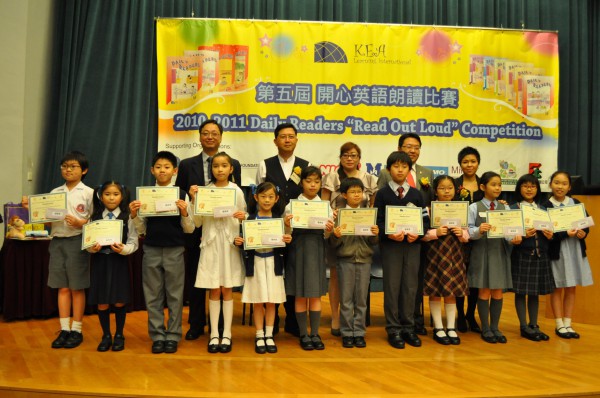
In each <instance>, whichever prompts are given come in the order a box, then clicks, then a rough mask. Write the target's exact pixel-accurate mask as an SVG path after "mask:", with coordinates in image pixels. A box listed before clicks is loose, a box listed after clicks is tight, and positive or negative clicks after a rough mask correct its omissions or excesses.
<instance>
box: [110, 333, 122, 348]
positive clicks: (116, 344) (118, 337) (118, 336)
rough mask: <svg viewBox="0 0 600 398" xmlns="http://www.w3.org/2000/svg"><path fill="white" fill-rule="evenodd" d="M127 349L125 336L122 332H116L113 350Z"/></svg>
mask: <svg viewBox="0 0 600 398" xmlns="http://www.w3.org/2000/svg"><path fill="white" fill-rule="evenodd" d="M124 349H125V336H123V335H122V334H120V333H119V334H115V339H114V341H113V346H112V350H113V351H123V350H124Z"/></svg>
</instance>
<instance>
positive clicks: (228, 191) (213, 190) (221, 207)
mask: <svg viewBox="0 0 600 398" xmlns="http://www.w3.org/2000/svg"><path fill="white" fill-rule="evenodd" d="M236 193H237V191H236V189H235V188H217V187H198V192H196V200H195V201H194V214H196V215H199V216H217V217H219V216H227V215H229V216H231V215H233V212H235V208H236V207H235V205H236V198H235V196H236ZM226 209H228V210H230V211H229V212H226V211H225V210H226ZM232 209H233V212H231V210H232ZM229 213H231V214H229Z"/></svg>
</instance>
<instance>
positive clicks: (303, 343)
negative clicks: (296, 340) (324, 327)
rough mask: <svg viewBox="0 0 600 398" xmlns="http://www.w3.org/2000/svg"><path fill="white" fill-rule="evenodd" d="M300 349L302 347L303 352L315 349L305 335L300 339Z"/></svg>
mask: <svg viewBox="0 0 600 398" xmlns="http://www.w3.org/2000/svg"><path fill="white" fill-rule="evenodd" d="M300 347H302V349H303V350H304V351H312V350H314V349H315V346H314V345H313V342H312V340H311V339H310V337H308V336H307V335H304V336H302V337H300Z"/></svg>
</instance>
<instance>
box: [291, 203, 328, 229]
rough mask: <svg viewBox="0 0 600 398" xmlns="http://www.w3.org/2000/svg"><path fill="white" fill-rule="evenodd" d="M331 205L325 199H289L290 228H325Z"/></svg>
mask: <svg viewBox="0 0 600 398" xmlns="http://www.w3.org/2000/svg"><path fill="white" fill-rule="evenodd" d="M330 209H331V206H330V205H329V201H327V200H298V199H292V200H290V213H292V215H293V216H294V217H293V218H292V228H311V229H325V225H326V224H327V220H329V217H330V213H329V210H330Z"/></svg>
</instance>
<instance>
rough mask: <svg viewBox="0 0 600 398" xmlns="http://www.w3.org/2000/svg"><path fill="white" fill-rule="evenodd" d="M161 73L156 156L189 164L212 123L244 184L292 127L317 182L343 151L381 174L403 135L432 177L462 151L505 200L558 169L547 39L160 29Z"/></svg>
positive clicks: (242, 23)
mask: <svg viewBox="0 0 600 398" xmlns="http://www.w3.org/2000/svg"><path fill="white" fill-rule="evenodd" d="M157 65H158V68H157V71H158V77H157V78H158V108H159V140H158V142H159V149H160V150H169V151H172V152H173V153H175V154H176V155H177V156H178V157H180V158H186V157H190V156H194V155H197V154H198V153H199V152H200V151H201V146H200V141H199V135H198V126H199V125H200V124H201V123H202V122H203V121H204V120H206V119H208V118H210V119H216V120H218V121H219V122H220V123H221V124H222V125H223V127H224V130H225V134H224V136H223V142H222V148H221V149H222V150H224V151H226V152H227V153H229V154H230V155H231V156H233V157H234V158H236V159H238V160H239V161H240V162H241V163H242V180H243V181H242V182H243V184H244V185H247V184H249V183H252V182H254V178H255V175H256V169H257V167H258V163H259V162H260V160H262V159H265V158H267V157H271V156H273V155H274V154H275V153H276V147H275V146H274V144H273V138H274V136H273V130H274V129H275V127H276V126H277V125H278V124H280V123H283V122H291V123H293V124H294V125H295V126H296V127H297V128H298V130H299V142H298V146H297V149H296V155H298V156H300V157H303V158H305V159H307V160H309V161H310V162H311V163H313V164H315V165H319V166H321V169H322V170H323V172H328V171H330V170H332V169H334V168H335V167H336V166H337V164H338V162H339V147H340V146H341V145H342V144H343V143H345V142H347V141H353V142H355V143H357V144H358V145H359V146H360V147H361V149H362V159H361V163H362V167H363V168H364V169H366V170H367V171H368V172H370V173H373V174H378V173H379V171H380V170H381V167H385V160H386V158H387V156H388V154H389V153H390V152H392V151H394V150H396V149H397V147H398V140H397V139H398V137H399V136H400V135H401V134H403V133H407V132H414V133H417V134H419V135H420V136H421V140H422V142H423V145H422V150H421V156H420V158H419V161H418V162H419V164H421V165H423V166H427V167H430V168H432V169H433V170H434V172H435V173H436V174H450V175H454V176H456V175H459V174H460V168H459V167H458V163H457V154H458V151H459V150H460V149H461V148H463V147H465V146H467V145H469V146H473V147H476V148H477V149H478V150H479V151H480V152H481V155H482V159H481V166H480V169H479V171H480V174H481V172H483V171H487V170H492V171H496V172H498V173H499V174H500V175H501V176H502V178H503V182H504V184H506V185H508V186H507V187H505V189H507V188H509V189H510V188H511V185H514V184H515V183H516V180H517V178H518V177H519V176H520V175H522V174H525V173H535V174H536V175H537V176H538V177H539V178H540V182H541V183H542V186H546V185H547V184H546V182H547V179H548V177H549V175H550V174H551V173H552V172H553V171H554V170H555V169H556V167H557V148H558V92H559V91H558V88H559V85H558V83H559V82H558V35H557V34H556V33H554V32H537V31H536V32H533V31H514V30H510V31H506V30H492V29H473V28H459V27H456V28H454V27H434V26H404V25H383V24H367V23H364V24H359V23H326V22H292V21H251V20H207V19H159V20H158V21H157Z"/></svg>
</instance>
